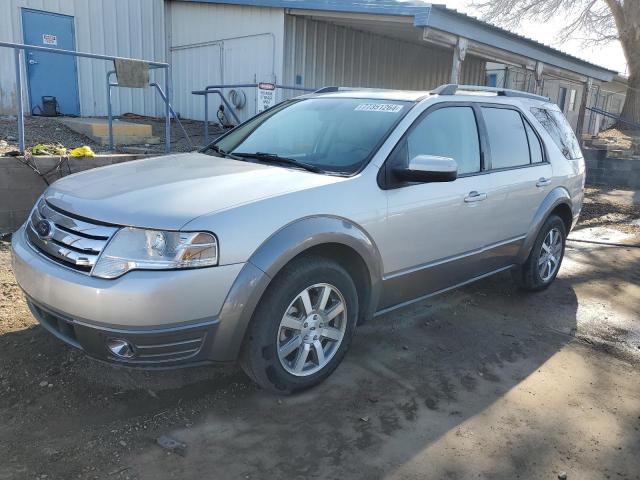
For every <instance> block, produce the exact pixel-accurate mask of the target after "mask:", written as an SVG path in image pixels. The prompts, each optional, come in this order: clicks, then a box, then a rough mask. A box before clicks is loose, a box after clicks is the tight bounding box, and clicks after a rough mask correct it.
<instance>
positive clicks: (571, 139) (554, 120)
mask: <svg viewBox="0 0 640 480" xmlns="http://www.w3.org/2000/svg"><path fill="white" fill-rule="evenodd" d="M531 113H533V115H534V116H535V117H536V119H537V120H538V121H539V122H540V124H541V125H542V126H543V127H544V129H545V130H546V131H547V133H549V135H550V136H551V138H552V139H553V141H554V143H555V144H556V145H557V146H558V148H559V149H560V151H561V152H562V154H563V155H564V156H565V157H566V158H567V159H572V158H580V157H582V152H581V151H580V144H579V143H578V139H577V138H576V136H575V134H574V133H573V130H572V129H571V125H569V122H567V119H566V118H564V115H563V114H562V112H560V111H558V110H555V109H554V110H551V109H547V108H532V109H531Z"/></svg>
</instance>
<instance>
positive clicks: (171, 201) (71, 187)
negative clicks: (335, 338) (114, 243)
mask: <svg viewBox="0 0 640 480" xmlns="http://www.w3.org/2000/svg"><path fill="white" fill-rule="evenodd" d="M343 180H344V177H337V176H331V175H323V174H317V173H312V172H306V171H301V170H297V169H292V168H284V167H280V166H274V165H268V164H258V163H252V162H244V161H239V160H231V159H227V158H220V157H213V156H210V155H205V154H203V153H187V154H177V155H167V156H163V157H156V158H148V159H144V160H136V161H132V162H127V163H121V164H118V165H110V166H108V167H103V168H97V169H94V170H89V171H86V172H82V173H78V174H75V175H71V176H69V177H65V178H63V179H61V180H58V181H57V182H56V183H54V184H53V185H52V186H51V187H49V189H48V190H47V192H46V193H45V199H46V200H47V202H49V203H50V204H51V205H53V206H54V207H58V208H60V209H62V210H65V211H67V212H69V213H72V214H76V215H78V216H81V217H86V218H88V219H93V220H98V221H101V222H106V223H112V224H116V225H130V226H138V227H147V228H157V229H170V230H177V229H180V228H181V227H182V226H183V225H185V224H186V223H188V222H189V221H190V220H193V219H194V218H196V217H199V216H201V215H205V214H210V213H214V212H217V211H221V210H226V209H229V208H233V207H235V206H239V205H244V204H247V203H251V202H255V201H258V200H261V199H265V198H269V197H273V196H277V195H283V194H286V193H291V192H295V191H298V190H303V189H308V188H314V187H318V186H322V185H326V184H329V183H335V182H339V181H343Z"/></svg>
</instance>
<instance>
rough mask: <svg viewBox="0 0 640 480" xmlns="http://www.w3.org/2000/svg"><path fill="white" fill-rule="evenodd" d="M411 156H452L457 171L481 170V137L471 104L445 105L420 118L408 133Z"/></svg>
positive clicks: (461, 173)
mask: <svg viewBox="0 0 640 480" xmlns="http://www.w3.org/2000/svg"><path fill="white" fill-rule="evenodd" d="M407 148H408V157H409V158H413V157H415V156H416V155H437V156H439V157H449V158H453V159H454V160H455V161H456V162H457V163H458V174H459V175H463V174H465V173H473V172H479V171H480V141H479V140H478V126H477V124H476V116H475V114H474V113H473V109H472V108H471V107H444V108H439V109H438V110H436V111H434V112H431V113H429V114H428V115H427V116H426V117H425V118H424V119H422V120H420V121H419V123H418V124H417V125H416V127H415V128H414V129H413V130H412V131H411V133H410V134H409V136H408V137H407Z"/></svg>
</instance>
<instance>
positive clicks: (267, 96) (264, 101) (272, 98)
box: [256, 82, 276, 113]
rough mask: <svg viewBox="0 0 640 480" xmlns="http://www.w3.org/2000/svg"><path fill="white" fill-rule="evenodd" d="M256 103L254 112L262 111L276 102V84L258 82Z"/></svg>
mask: <svg viewBox="0 0 640 480" xmlns="http://www.w3.org/2000/svg"><path fill="white" fill-rule="evenodd" d="M257 101H258V105H257V108H256V112H257V113H260V112H264V111H265V110H267V109H268V108H271V107H273V106H274V105H275V104H276V86H275V85H274V84H273V83H265V82H262V83H259V84H258V100H257Z"/></svg>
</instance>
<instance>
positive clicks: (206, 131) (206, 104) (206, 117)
mask: <svg viewBox="0 0 640 480" xmlns="http://www.w3.org/2000/svg"><path fill="white" fill-rule="evenodd" d="M204 144H205V145H209V95H207V94H205V95H204Z"/></svg>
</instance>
